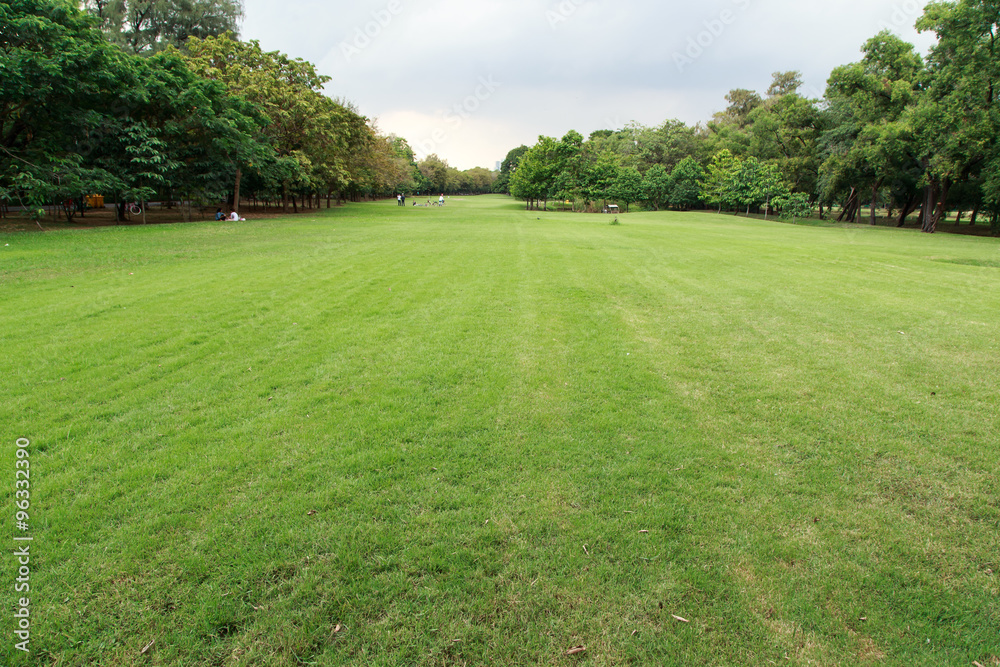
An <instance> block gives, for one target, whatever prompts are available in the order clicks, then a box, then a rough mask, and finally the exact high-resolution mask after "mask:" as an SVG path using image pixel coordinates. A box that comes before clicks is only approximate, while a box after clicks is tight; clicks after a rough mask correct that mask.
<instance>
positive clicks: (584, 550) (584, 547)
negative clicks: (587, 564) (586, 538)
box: [583, 544, 590, 556]
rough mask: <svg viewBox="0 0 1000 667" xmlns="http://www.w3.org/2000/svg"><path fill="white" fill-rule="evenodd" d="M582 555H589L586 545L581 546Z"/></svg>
mask: <svg viewBox="0 0 1000 667" xmlns="http://www.w3.org/2000/svg"><path fill="white" fill-rule="evenodd" d="M583 553H585V554H587V555H588V556H589V555H590V552H589V551H587V545H586V544H584V545H583Z"/></svg>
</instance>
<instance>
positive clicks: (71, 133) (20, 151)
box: [0, 0, 137, 204]
mask: <svg viewBox="0 0 1000 667" xmlns="http://www.w3.org/2000/svg"><path fill="white" fill-rule="evenodd" d="M0 72H2V73H3V75H2V76H0V151H2V153H3V155H2V158H3V159H2V160H0V187H3V188H4V189H5V190H6V191H7V193H8V196H9V197H12V198H15V199H19V200H21V202H22V203H24V204H41V203H43V202H47V203H51V202H53V201H54V200H56V201H61V200H62V199H65V198H67V197H72V196H77V195H79V194H80V193H82V192H83V191H86V190H95V189H97V188H99V187H102V186H103V185H104V183H105V182H106V181H107V180H108V178H109V174H108V173H107V172H106V171H104V170H102V169H99V168H95V167H94V165H93V161H92V159H91V158H92V156H93V154H94V152H95V151H96V150H98V148H99V146H100V144H101V143H102V141H103V139H104V138H105V136H106V135H105V128H106V127H107V125H108V122H109V120H110V119H111V118H113V117H114V116H116V115H119V116H123V115H126V114H127V109H128V106H129V104H130V103H131V102H132V101H133V99H134V97H135V95H136V87H135V84H136V82H137V79H136V76H135V74H136V72H135V65H134V63H132V62H131V61H130V60H129V58H128V57H127V56H126V55H125V54H123V53H121V52H120V51H119V50H118V49H115V48H114V47H112V46H111V45H110V44H108V43H107V42H106V41H105V40H104V38H103V37H102V35H101V33H100V32H99V31H98V30H96V29H95V28H94V21H93V20H92V19H91V18H90V17H88V16H86V15H85V14H83V13H81V12H80V10H79V9H78V8H77V7H76V6H75V5H74V4H73V3H71V2H69V1H67V0H11V1H10V2H9V3H3V4H0Z"/></svg>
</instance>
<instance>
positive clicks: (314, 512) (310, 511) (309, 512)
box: [306, 510, 316, 516]
mask: <svg viewBox="0 0 1000 667" xmlns="http://www.w3.org/2000/svg"><path fill="white" fill-rule="evenodd" d="M313 514H316V510H309V511H308V512H306V515H308V516H312V515H313Z"/></svg>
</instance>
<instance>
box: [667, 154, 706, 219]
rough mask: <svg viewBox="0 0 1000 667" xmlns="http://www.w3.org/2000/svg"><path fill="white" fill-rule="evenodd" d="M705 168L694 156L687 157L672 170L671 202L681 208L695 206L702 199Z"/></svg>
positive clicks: (685, 208)
mask: <svg viewBox="0 0 1000 667" xmlns="http://www.w3.org/2000/svg"><path fill="white" fill-rule="evenodd" d="M704 182H705V170H704V169H702V167H701V165H700V164H698V161H697V160H695V159H694V158H693V157H686V158H684V159H683V160H681V161H680V162H678V163H677V165H676V166H675V167H674V170H673V171H671V172H670V195H669V196H670V204H671V206H675V207H677V208H679V209H681V210H687V209H690V208H694V207H695V206H697V205H698V204H699V203H700V202H701V201H702V198H701V193H702V188H703V185H704Z"/></svg>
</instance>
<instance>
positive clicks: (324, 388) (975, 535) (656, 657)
mask: <svg viewBox="0 0 1000 667" xmlns="http://www.w3.org/2000/svg"><path fill="white" fill-rule="evenodd" d="M621 220H622V224H621V225H619V226H611V225H609V224H608V222H609V218H608V217H607V216H600V215H574V214H562V213H558V214H556V213H535V212H526V211H524V210H523V206H522V205H519V204H518V203H517V202H513V201H512V200H509V199H506V198H500V197H484V198H476V199H465V200H462V199H459V198H455V199H452V200H450V202H449V205H448V206H446V207H445V208H444V209H437V208H430V209H414V208H412V207H407V208H406V209H401V208H398V207H397V206H396V203H395V201H391V202H385V203H378V204H356V205H350V206H347V207H345V208H342V209H336V210H333V211H322V212H319V213H317V214H316V215H315V216H314V217H307V216H305V215H301V216H297V217H292V218H280V219H270V220H263V221H250V222H246V223H229V222H226V223H215V222H212V223H204V224H191V225H158V226H150V227H128V228H104V229H96V230H89V231H77V232H50V233H45V234H42V233H21V234H7V235H0V294H2V309H0V336H2V339H3V355H2V357H0V359H2V366H0V372H2V375H0V392H2V395H3V400H2V401H0V418H2V419H0V424H2V432H0V437H2V441H3V446H4V451H5V452H6V456H5V457H4V458H3V461H4V462H5V464H6V470H7V472H6V473H4V477H5V479H6V480H7V481H6V483H5V484H3V485H0V497H2V498H3V506H4V508H5V510H4V511H5V512H7V516H12V515H13V507H14V469H15V460H14V449H15V447H14V444H15V441H16V439H17V438H28V439H29V440H30V441H31V446H30V452H31V458H30V461H31V511H30V515H31V518H30V526H31V529H30V534H31V535H32V536H33V538H34V542H33V543H32V547H31V548H32V557H33V559H32V573H31V586H32V590H31V595H30V598H31V605H32V606H31V614H32V626H31V649H32V654H31V656H29V657H25V656H23V655H21V654H20V652H18V651H15V650H14V648H13V644H14V639H13V633H12V624H11V622H10V616H9V614H5V618H6V619H7V620H5V621H4V623H5V626H6V627H4V628H3V632H2V635H0V636H2V637H3V640H2V644H0V657H2V658H3V663H4V664H12V665H28V664H32V665H33V664H39V665H41V664H46V665H48V664H57V665H93V664H100V665H133V664H136V665H306V664H314V665H348V664H351V665H354V664H357V665H360V664H364V665H485V664H489V665H535V664H542V665H563V664H567V665H625V664H632V665H769V664H779V665H785V664H790V665H807V664H814V665H833V664H840V665H854V664H887V665H972V664H973V662H974V661H975V662H978V663H980V664H982V665H984V666H992V665H997V664H1000V657H998V656H1000V598H998V594H1000V581H998V576H1000V498H998V488H1000V487H998V460H1000V444H998V443H1000V438H998V436H1000V428H998V418H997V417H998V414H1000V391H998V389H1000V386H998V385H1000V381H998V378H1000V350H998V343H1000V289H998V287H1000V242H998V241H997V240H996V239H983V238H972V237H955V236H941V235H936V236H928V235H921V234H918V233H914V232H898V231H895V230H887V229H883V228H879V229H867V228H863V227H860V228H859V227H836V226H831V227H823V228H816V227H800V226H793V225H785V224H779V223H773V222H760V221H748V220H745V219H741V218H734V217H732V216H716V215H712V214H705V213H692V214H677V213H643V214H629V215H622V216H621ZM8 244H9V245H8ZM8 525H11V524H10V523H8ZM15 532H16V531H14V530H13V528H12V529H11V531H10V532H9V533H8V534H9V535H10V534H11V533H15ZM11 544H12V542H11V541H10V538H8V545H7V546H5V548H4V551H5V552H7V553H9V552H10V551H11V550H12V549H11V548H10V545H11ZM0 569H2V577H3V578H2V581H3V582H4V583H3V587H4V595H5V597H4V606H5V609H7V610H9V611H11V612H12V611H13V610H14V609H15V608H16V607H15V602H14V601H15V599H17V598H18V597H20V595H16V594H15V593H14V585H13V580H14V577H15V576H16V565H15V561H14V559H13V557H11V556H9V555H8V556H5V557H4V558H3V560H2V562H0ZM677 617H680V618H681V619H685V620H683V621H682V620H678V618H677ZM577 646H583V647H585V649H586V650H585V651H583V652H578V653H576V654H574V655H571V656H567V655H566V653H567V652H569V651H570V650H571V649H573V648H574V647H577ZM144 650H145V652H143V651H144Z"/></svg>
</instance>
